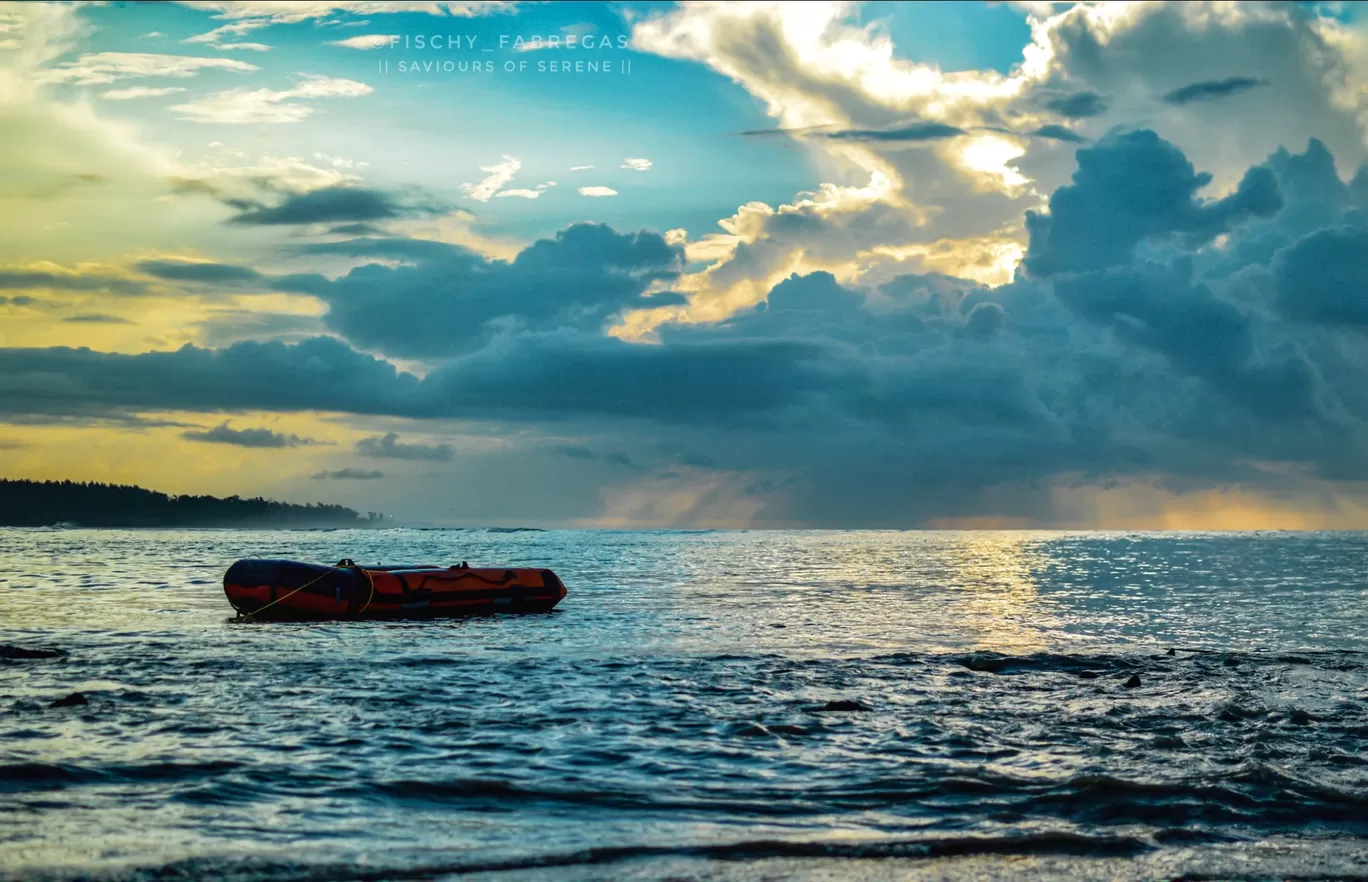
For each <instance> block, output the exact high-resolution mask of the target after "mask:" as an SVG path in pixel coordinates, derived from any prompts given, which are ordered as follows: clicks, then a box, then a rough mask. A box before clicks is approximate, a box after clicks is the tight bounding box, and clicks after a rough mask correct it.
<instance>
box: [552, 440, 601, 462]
mask: <svg viewBox="0 0 1368 882" xmlns="http://www.w3.org/2000/svg"><path fill="white" fill-rule="evenodd" d="M556 452H557V453H559V454H560V455H561V456H568V457H570V458H571V459H598V454H596V453H594V451H592V450H590V449H589V448H588V447H583V446H581V445H579V444H557V445H556Z"/></svg>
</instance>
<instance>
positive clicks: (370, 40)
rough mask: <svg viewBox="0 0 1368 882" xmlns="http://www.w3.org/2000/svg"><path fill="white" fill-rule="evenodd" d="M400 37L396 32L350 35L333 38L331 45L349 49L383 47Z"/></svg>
mask: <svg viewBox="0 0 1368 882" xmlns="http://www.w3.org/2000/svg"><path fill="white" fill-rule="evenodd" d="M398 39H399V37H398V36H397V35H395V34H366V35H364V36H360V37H348V38H347V39H345V40H333V41H332V42H330V43H328V45H329V46H342V47H344V48H347V49H381V48H383V47H385V46H388V45H390V44H391V43H393V42H394V41H395V40H398Z"/></svg>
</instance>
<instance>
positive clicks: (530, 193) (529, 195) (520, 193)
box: [494, 181, 556, 199]
mask: <svg viewBox="0 0 1368 882" xmlns="http://www.w3.org/2000/svg"><path fill="white" fill-rule="evenodd" d="M554 186H556V182H555V181H547V182H546V183H545V184H538V185H537V186H536V188H535V189H532V190H500V191H499V192H497V193H495V194H494V198H496V199H502V198H504V197H505V196H514V197H517V198H519V199H536V198H537V197H538V196H540V195H541V194H543V193H545V192H546V191H547V190H548V189H550V188H551V187H554Z"/></svg>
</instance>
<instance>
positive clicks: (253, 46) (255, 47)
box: [214, 43, 271, 52]
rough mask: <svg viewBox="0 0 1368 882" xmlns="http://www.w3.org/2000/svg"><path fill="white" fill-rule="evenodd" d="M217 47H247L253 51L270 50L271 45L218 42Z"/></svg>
mask: <svg viewBox="0 0 1368 882" xmlns="http://www.w3.org/2000/svg"><path fill="white" fill-rule="evenodd" d="M214 48H215V49H246V50H249V51H251V52H270V51H271V47H270V46H267V45H266V44H265V43H218V44H216V45H215V46H214Z"/></svg>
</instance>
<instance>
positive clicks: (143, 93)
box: [100, 86, 185, 101]
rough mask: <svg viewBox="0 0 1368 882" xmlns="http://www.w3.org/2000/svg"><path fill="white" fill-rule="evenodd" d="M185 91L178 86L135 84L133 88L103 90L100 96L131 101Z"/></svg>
mask: <svg viewBox="0 0 1368 882" xmlns="http://www.w3.org/2000/svg"><path fill="white" fill-rule="evenodd" d="M184 91H185V89H183V88H180V87H178V86H168V87H166V88H164V89H151V88H148V87H147V86H134V87H133V88H131V89H110V90H109V91H108V92H101V93H100V97H101V98H104V99H106V100H108V101H129V100H132V99H134V98H160V97H161V96H162V95H174V94H175V93H177V92H184Z"/></svg>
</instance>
